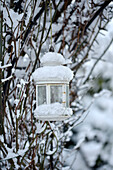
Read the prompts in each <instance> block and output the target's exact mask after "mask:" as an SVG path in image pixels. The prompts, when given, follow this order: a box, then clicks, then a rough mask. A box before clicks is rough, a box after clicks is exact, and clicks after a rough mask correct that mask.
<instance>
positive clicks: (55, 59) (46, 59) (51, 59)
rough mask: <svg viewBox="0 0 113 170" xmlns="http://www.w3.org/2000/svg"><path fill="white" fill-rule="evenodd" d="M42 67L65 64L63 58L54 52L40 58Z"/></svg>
mask: <svg viewBox="0 0 113 170" xmlns="http://www.w3.org/2000/svg"><path fill="white" fill-rule="evenodd" d="M40 61H41V64H42V65H43V66H54V65H61V64H62V65H63V64H64V63H65V59H64V57H63V56H62V55H61V54H59V53H56V52H48V53H46V54H45V55H44V56H43V57H42V58H41V60H40Z"/></svg>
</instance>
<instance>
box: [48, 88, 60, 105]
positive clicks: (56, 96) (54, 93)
mask: <svg viewBox="0 0 113 170" xmlns="http://www.w3.org/2000/svg"><path fill="white" fill-rule="evenodd" d="M50 96H51V101H50V103H55V102H59V103H62V86H56V85H55V86H50Z"/></svg>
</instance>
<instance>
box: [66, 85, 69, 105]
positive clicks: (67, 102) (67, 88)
mask: <svg viewBox="0 0 113 170" xmlns="http://www.w3.org/2000/svg"><path fill="white" fill-rule="evenodd" d="M66 107H69V86H66Z"/></svg>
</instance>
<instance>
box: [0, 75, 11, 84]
mask: <svg viewBox="0 0 113 170" xmlns="http://www.w3.org/2000/svg"><path fill="white" fill-rule="evenodd" d="M12 78H13V76H10V77H8V78H6V79H2V80H1V81H2V83H4V82H6V81H8V80H10V79H12Z"/></svg>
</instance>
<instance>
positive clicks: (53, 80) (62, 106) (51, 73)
mask: <svg viewBox="0 0 113 170" xmlns="http://www.w3.org/2000/svg"><path fill="white" fill-rule="evenodd" d="M64 63H65V59H64V57H63V56H62V55H61V54H59V53H56V52H48V53H46V54H45V55H44V56H43V57H42V58H41V65H42V67H40V68H38V69H37V70H35V72H34V73H33V79H34V82H35V84H36V110H35V117H36V118H37V119H39V120H45V121H46V120H47V121H57V120H65V119H66V118H68V117H70V116H71V114H72V110H71V109H70V108H69V82H70V80H72V78H73V72H72V71H71V70H70V69H69V68H68V67H66V66H63V64H64Z"/></svg>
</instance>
